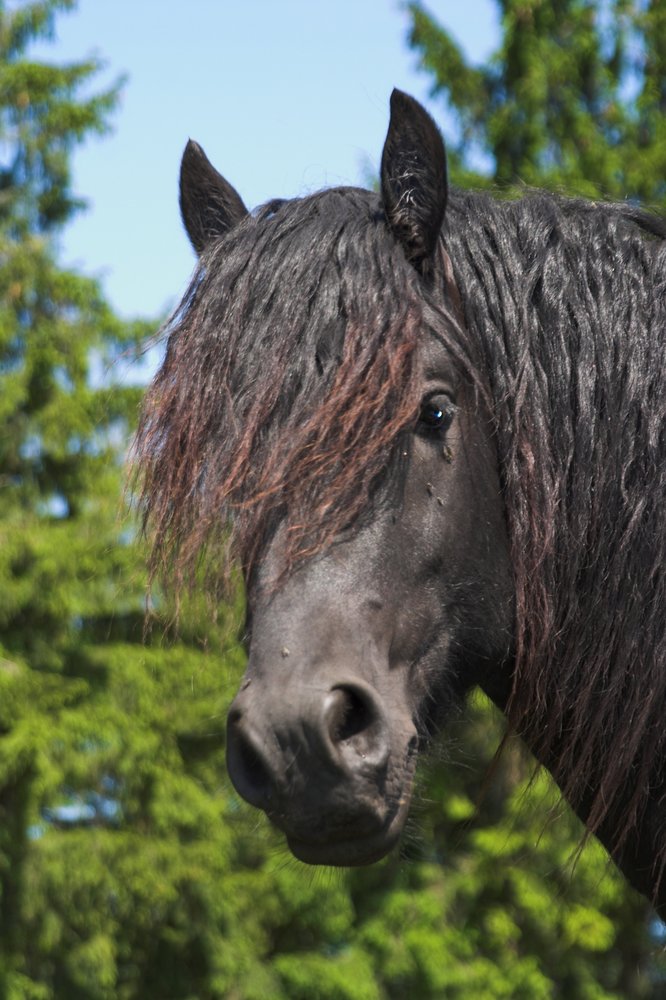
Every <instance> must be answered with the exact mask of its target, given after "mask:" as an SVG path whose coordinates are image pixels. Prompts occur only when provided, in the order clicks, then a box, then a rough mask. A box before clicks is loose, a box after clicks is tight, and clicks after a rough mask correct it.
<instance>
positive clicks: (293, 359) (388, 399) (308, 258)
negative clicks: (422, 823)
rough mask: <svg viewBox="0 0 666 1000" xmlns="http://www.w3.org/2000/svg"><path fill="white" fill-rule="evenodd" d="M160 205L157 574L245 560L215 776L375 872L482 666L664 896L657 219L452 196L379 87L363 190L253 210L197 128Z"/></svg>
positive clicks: (154, 399) (150, 429)
mask: <svg viewBox="0 0 666 1000" xmlns="http://www.w3.org/2000/svg"><path fill="white" fill-rule="evenodd" d="M180 207H181V214H182V218H183V221H184V224H185V228H186V230H187V233H188V234H189V238H190V241H191V243H192V245H193V247H194V249H195V251H196V253H197V255H198V265H197V267H196V270H195V273H194V277H193V279H192V282H191V284H190V287H189V289H188V291H187V292H186V294H185V296H184V299H183V301H182V302H181V304H180V305H179V307H178V308H177V309H176V311H175V313H174V315H173V316H172V318H171V320H170V321H169V323H168V325H167V328H166V340H167V343H166V350H165V355H164V361H163V363H162V365H161V368H160V370H159V371H158V373H157V374H156V376H155V379H154V382H153V384H152V386H151V387H150V388H149V390H148V392H147V394H146V397H145V402H144V405H143V410H142V415H141V419H140V425H139V429H138V433H137V437H136V442H135V452H136V461H137V463H138V467H139V470H140V477H141V494H140V496H141V500H140V503H141V505H142V510H143V518H144V526H145V527H146V529H147V531H148V532H149V534H150V537H151V539H152V548H151V555H150V565H151V572H152V574H153V576H154V575H155V574H156V573H165V574H166V575H167V577H169V579H170V580H171V582H172V583H175V585H176V586H177V587H180V586H182V585H184V584H185V583H186V582H187V581H189V582H190V583H191V582H192V581H194V582H195V585H198V583H197V581H200V580H201V576H200V570H199V567H200V566H201V563H202V559H203V561H204V564H205V566H206V567H207V569H206V570H204V577H205V580H204V582H207V583H208V584H210V585H211V586H212V592H213V594H214V595H215V596H216V599H218V598H219V595H220V594H221V593H222V590H223V585H224V581H225V580H228V579H229V578H230V577H231V578H233V574H234V567H237V568H238V567H239V568H240V571H241V572H242V576H243V579H244V583H245V590H246V599H247V622H246V640H247V646H248V653H249V658H248V663H247V671H246V674H245V676H244V679H243V680H242V683H241V684H240V690H239V693H238V695H237V696H236V698H235V700H234V701H233V703H232V705H231V708H230V711H229V715H228V725H227V762H228V769H229V773H230V776H231V780H232V782H233V784H234V786H235V788H236V789H237V791H238V793H239V794H240V795H241V796H242V797H244V798H245V799H247V801H248V802H250V803H251V804H252V805H253V806H256V807H258V808H259V809H261V810H264V811H265V813H266V814H267V815H268V816H269V818H270V819H271V820H272V822H273V823H274V824H276V825H277V827H279V828H280V830H282V831H283V832H284V835H285V836H286V841H287V844H288V845H289V848H290V849H291V851H292V852H293V854H294V855H295V856H296V857H297V858H299V859H301V860H302V861H304V862H307V863H310V864H326V865H345V866H346V865H364V864H370V863H372V862H374V861H376V860H377V859H379V858H381V857H382V856H384V855H385V854H386V853H387V852H388V851H390V850H391V849H392V848H393V846H394V845H395V844H396V843H397V841H398V840H399V837H400V833H401V830H402V829H403V827H404V824H405V819H406V817H407V814H408V812H409V808H410V798H411V794H412V785H413V778H414V769H415V765H416V761H417V757H418V756H419V754H420V753H422V752H424V751H425V750H427V748H428V746H429V745H430V743H431V741H432V740H433V739H434V738H435V736H436V734H437V733H439V732H441V731H442V730H443V729H444V728H445V726H446V723H447V719H449V718H450V717H451V714H452V712H453V711H455V710H456V708H457V707H458V706H460V705H461V703H462V702H463V701H464V699H465V697H466V696H467V694H468V692H470V690H471V689H472V688H474V687H476V686H480V687H481V688H482V689H483V691H484V692H486V694H487V695H488V696H489V697H490V698H491V699H492V700H493V701H494V702H495V704H496V705H498V706H499V707H500V709H501V710H502V711H503V712H504V713H505V715H506V718H507V720H508V726H509V729H510V730H511V731H512V732H514V733H516V734H518V735H519V736H520V737H521V738H522V739H523V740H524V741H525V743H526V744H527V746H528V747H529V748H530V749H531V751H532V752H533V754H534V755H535V757H536V759H537V761H538V762H539V764H540V765H542V766H543V767H545V768H547V769H548V770H549V771H550V773H551V774H552V775H553V777H554V779H555V781H556V782H557V784H558V785H559V787H560V789H561V792H562V794H563V795H564V797H565V798H566V799H567V800H568V801H569V802H570V804H571V805H572V806H573V808H574V809H575V811H576V812H577V813H578V815H579V816H580V817H581V819H582V820H583V822H584V824H585V825H586V827H587V830H588V831H590V832H592V833H593V834H595V835H596V836H597V837H598V838H599V840H600V841H601V842H602V844H603V845H604V846H605V847H606V849H607V851H608V852H609V853H610V855H611V856H612V858H613V859H614V860H615V862H616V863H617V865H618V866H619V868H620V869H621V870H622V871H623V872H624V874H625V875H626V877H627V878H628V880H629V881H630V882H631V883H632V884H633V886H634V887H636V888H637V889H638V890H639V891H641V892H642V893H644V894H646V895H647V896H648V897H649V898H650V899H651V900H652V901H653V902H654V903H655V904H656V905H660V904H661V905H663V904H664V903H665V902H666V891H665V889H664V885H665V884H666V880H664V878H663V871H664V864H665V862H666V836H665V824H666V805H665V803H666V773H665V769H664V759H665V752H666V750H665V744H666V727H665V726H664V707H665V696H666V634H665V633H666V600H665V587H666V578H665V574H664V556H665V554H666V517H665V516H664V511H665V509H666V508H665V506H664V501H665V500H666V430H665V429H666V422H665V416H666V365H665V364H664V349H665V345H664V334H665V333H666V223H665V222H664V221H663V220H662V219H661V218H659V217H658V216H657V215H655V214H650V213H648V212H647V211H643V210H641V209H640V208H638V207H636V206H635V205H631V204H629V203H627V204H610V203H593V202H588V201H583V200H579V199H569V198H565V197H562V196H559V195H554V194H548V193H544V192H537V191H526V192H525V193H524V194H523V196H522V197H520V198H498V197H495V196H491V195H490V194H488V193H481V192H472V191H460V190H455V189H453V188H452V187H450V185H449V183H448V180H447V166H446V152H445V147H444V143H443V140H442V138H441V135H440V133H439V131H438V129H437V126H436V125H435V123H434V122H433V120H432V119H431V117H430V116H429V115H428V113H427V112H426V111H425V109H424V108H423V107H422V106H421V105H420V104H419V103H418V102H417V101H416V100H414V99H413V98H411V97H410V96H408V95H406V94H404V93H401V92H400V91H394V92H393V94H392V97H391V109H390V123H389V127H388V133H387V136H386V141H385V144H384V148H383V152H382V159H381V176H380V191H379V193H374V192H371V191H366V190H361V189H358V188H353V187H340V188H333V189H329V190H324V191H320V192H317V193H314V194H310V195H308V196H305V197H301V198H295V199H292V200H281V199H275V200H272V201H270V202H268V203H267V204H265V205H262V206H261V207H260V208H258V209H256V210H255V211H253V212H250V211H248V210H247V208H246V207H245V205H244V203H243V201H242V199H241V197H240V195H239V194H238V193H237V191H236V190H235V189H234V188H233V187H232V186H231V184H229V183H228V181H226V180H225V179H224V178H223V177H222V176H221V175H220V174H219V173H218V172H217V170H216V169H215V168H214V167H213V166H212V164H211V163H210V162H209V161H208V159H207V158H206V155H205V153H204V152H203V150H202V149H201V147H200V146H198V145H197V144H196V143H194V142H192V141H190V142H189V143H188V145H187V148H186V150H185V152H184V155H183V159H182V164H181V174H180ZM204 553H206V555H205V558H204V555H203V554H204Z"/></svg>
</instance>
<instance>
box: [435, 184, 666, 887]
mask: <svg viewBox="0 0 666 1000" xmlns="http://www.w3.org/2000/svg"><path fill="white" fill-rule="evenodd" d="M447 220H448V225H447V229H446V232H445V241H446V245H447V250H448V253H449V255H450V258H451V261H452V265H453V268H454V272H455V277H456V283H457V285H458V288H459V289H460V291H461V296H462V300H463V305H464V312H465V326H466V329H467V332H468V335H469V336H468V338H467V339H466V341H465V343H464V344H459V345H458V346H459V348H460V349H461V351H463V352H464V351H466V352H467V355H466V356H467V367H468V371H469V372H470V375H471V376H472V377H473V378H474V380H475V381H476V382H477V383H478V384H479V385H481V386H482V387H483V388H484V389H485V391H487V392H488V394H489V396H490V402H491V406H492V412H493V414H494V419H495V423H496V436H497V447H498V457H499V468H500V475H501V481H502V488H503V494H504V502H505V508H506V516H507V521H508V527H509V536H510V540H511V547H512V562H513V568H514V577H515V588H516V632H515V644H516V649H515V670H514V674H513V691H512V695H511V699H510V703H509V712H508V714H509V718H510V720H511V722H512V723H513V725H514V727H515V728H516V729H517V730H518V731H519V732H520V733H521V734H522V735H523V736H525V738H526V740H527V742H528V745H529V746H530V747H532V748H533V749H534V750H535V752H536V753H537V755H538V756H539V757H540V759H541V760H546V761H548V762H549V766H550V769H551V771H552V773H553V775H554V777H555V778H556V780H557V781H558V783H559V784H560V786H561V787H562V789H563V791H564V793H565V794H566V796H567V798H568V799H569V801H570V802H571V803H572V804H573V805H574V806H576V807H577V808H578V809H579V810H580V811H581V812H582V813H583V814H585V815H586V816H587V823H588V827H589V828H590V829H592V830H597V829H600V828H601V827H602V826H603V825H604V824H606V823H608V824H611V825H610V827H609V828H610V829H612V830H613V831H614V833H613V836H612V837H611V838H608V839H609V840H611V843H612V845H613V847H614V848H615V849H617V850H622V849H623V848H626V849H627V850H629V851H632V850H635V845H632V844H630V843H627V841H628V838H630V837H631V835H632V834H635V832H636V830H637V825H638V823H639V821H640V820H643V819H646V820H647V821H648V822H649V821H650V817H643V815H642V812H643V810H644V808H645V803H646V801H647V798H648V794H649V792H650V791H652V792H653V793H654V792H655V791H658V790H659V787H662V788H663V778H662V775H663V764H664V742H665V737H666V728H665V727H664V719H663V711H664V705H665V703H666V702H665V696H666V615H665V609H666V591H665V578H664V560H665V558H666V518H664V500H665V499H666V423H665V417H666V364H665V361H666V242H664V240H665V238H666V224H664V222H662V221H660V220H659V219H657V218H655V217H653V216H650V215H647V214H643V213H641V212H639V211H636V210H633V209H631V208H630V207H628V206H611V205H593V204H590V203H585V202H577V201H569V200H564V199H558V198H554V197H550V196H545V195H531V196H528V197H526V198H524V199H522V200H520V201H515V202H498V201H495V200H493V199H491V198H489V197H486V196H483V195H461V196H459V197H457V198H455V199H454V200H453V204H452V205H451V206H450V209H449V214H448V216H447ZM592 789H594V790H595V791H594V792H593V791H592ZM656 832H657V831H655V833H656ZM660 832H661V834H662V835H661V836H656V837H655V838H654V842H656V843H662V844H664V851H665V852H666V836H664V835H663V833H664V831H660ZM607 842H608V841H607ZM664 861H665V858H664V856H662V857H660V858H657V859H655V869H656V873H657V874H659V875H660V873H661V869H662V868H663V866H664Z"/></svg>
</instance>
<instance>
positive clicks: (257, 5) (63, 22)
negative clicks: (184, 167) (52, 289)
mask: <svg viewBox="0 0 666 1000" xmlns="http://www.w3.org/2000/svg"><path fill="white" fill-rule="evenodd" d="M428 9H429V10H430V11H431V13H433V14H434V15H435V16H436V17H437V19H438V20H439V21H440V22H441V23H443V24H445V25H446V26H447V27H448V28H449V30H450V31H452V33H453V34H454V35H455V37H456V38H457V39H458V41H459V42H460V43H461V44H462V46H463V48H464V49H465V51H466V52H467V53H468V55H469V56H470V57H471V58H472V59H473V60H474V61H480V60H483V59H484V58H486V57H487V56H488V54H489V53H490V52H491V51H492V50H493V48H494V47H495V45H496V43H497V38H498V34H499V30H498V26H497V5H496V3H494V2H493V0H462V2H461V0H431V2H430V3H429V5H428ZM407 28H408V18H407V15H406V13H405V11H404V8H403V5H402V4H401V3H400V2H398V0H335V2H334V3H327V4H325V3H318V2H317V0H79V6H78V10H77V11H75V12H74V13H70V14H63V15H60V16H59V18H58V20H57V35H56V39H55V43H54V44H51V45H49V46H48V47H43V46H40V47H39V50H38V51H39V55H40V57H45V58H47V59H49V60H53V61H57V62H64V61H70V60H78V59H81V58H84V57H86V56H88V55H90V54H92V53H95V54H97V55H99V56H101V57H102V58H103V59H104V60H105V62H106V64H107V66H106V70H105V72H104V74H102V75H101V76H100V77H99V78H98V79H99V81H100V84H101V83H103V82H105V81H110V80H112V79H115V78H116V77H117V76H119V75H120V74H127V77H128V79H127V83H126V85H125V88H124V92H123V98H122V102H121V105H120V108H119V110H118V112H117V114H116V116H115V118H114V131H113V134H112V135H110V136H107V137H106V138H103V139H91V140H89V141H88V143H87V144H86V145H85V146H84V147H83V148H81V149H80V150H79V151H77V153H76V154H75V158H74V178H75V189H76V191H77V193H78V194H80V195H82V196H84V197H86V198H87V199H88V200H89V206H90V207H89V211H88V212H86V213H85V214H83V215H81V216H80V217H79V218H78V219H77V220H76V221H75V222H74V223H73V224H72V225H70V226H69V227H68V229H67V231H66V233H65V234H64V238H63V240H62V260H63V262H64V263H67V264H71V265H74V266H76V267H77V268H79V269H81V270H82V271H84V272H85V273H88V274H94V275H96V276H99V277H101V278H102V281H103V285H104V288H105V291H106V293H107V295H108V297H109V299H110V301H111V303H112V304H113V305H114V307H115V308H116V309H117V310H118V311H119V312H120V313H121V314H122V315H125V316H134V315H144V316H156V315H158V314H161V313H163V312H164V311H165V310H166V309H168V308H169V307H171V306H172V305H174V304H175V302H176V301H177V299H178V297H179V296H180V294H181V293H182V292H183V291H184V289H185V287H186V285H187V281H188V278H189V276H190V273H191V270H192V266H193V257H192V253H191V251H190V248H189V244H188V243H187V240H186V237H185V235H184V233H183V230H182V228H181V224H180V219H179V215H178V204H177V178H178V168H179V163H180V156H181V153H182V150H183V147H184V145H185V143H186V141H187V139H188V137H190V136H191V137H192V138H194V139H196V140H197V141H198V142H200V143H201V144H202V145H203V146H204V148H205V150H206V152H207V154H208V156H209V158H210V159H211V160H212V161H213V162H214V163H215V165H216V166H217V168H218V169H219V170H220V171H221V172H222V173H223V174H224V175H225V176H226V177H227V178H228V179H229V180H230V181H231V182H232V183H233V184H234V185H235V186H236V187H237V188H238V190H239V192H240V193H241V195H242V197H243V199H244V200H245V202H246V204H248V205H249V206H252V207H253V206H255V205H257V204H259V203H260V202H263V201H265V200H266V199H268V198H271V197H290V196H295V195H299V194H304V193H307V192H308V191H313V190H316V189H318V188H320V187H324V186H330V185H336V184H358V183H362V181H363V177H364V172H365V171H367V169H368V167H369V168H370V169H373V170H376V167H377V164H378V161H379V158H380V155H381V148H382V143H383V140H384V135H385V133H386V125H387V121H388V98H389V95H390V92H391V89H392V88H393V87H394V86H397V87H400V88H401V89H403V90H406V91H408V92H409V93H411V94H413V95H414V96H415V97H417V98H418V99H419V100H421V101H423V103H424V104H426V106H427V107H428V108H429V110H430V111H431V113H432V114H433V115H434V117H435V118H436V119H437V120H438V121H439V122H440V123H444V131H446V127H445V122H443V115H442V107H441V104H438V103H437V102H433V101H432V100H430V99H429V95H428V91H429V86H430V80H429V78H428V77H427V76H426V75H425V74H423V73H422V72H420V71H417V68H416V56H415V54H414V53H413V52H411V51H410V50H409V49H408V48H407V44H406V41H405V38H406V34H407Z"/></svg>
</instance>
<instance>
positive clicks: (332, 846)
mask: <svg viewBox="0 0 666 1000" xmlns="http://www.w3.org/2000/svg"><path fill="white" fill-rule="evenodd" d="M401 829H402V824H400V826H399V827H398V829H397V830H395V832H389V831H384V830H382V831H380V832H379V833H377V834H374V835H372V836H369V837H362V838H359V839H356V838H349V839H347V840H337V841H329V842H328V843H326V844H322V843H315V842H308V841H305V840H299V839H297V838H295V837H289V836H287V844H288V846H289V850H290V851H291V853H292V854H293V855H294V857H295V858H297V859H298V860H299V861H303V862H305V864H307V865H331V866H333V867H335V868H357V867H360V866H362V865H372V864H374V863H375V861H380V860H381V859H382V858H383V857H385V856H386V855H387V854H388V853H389V851H391V850H392V848H393V847H395V845H396V843H397V841H398V837H399V836H400V830H401Z"/></svg>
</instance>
